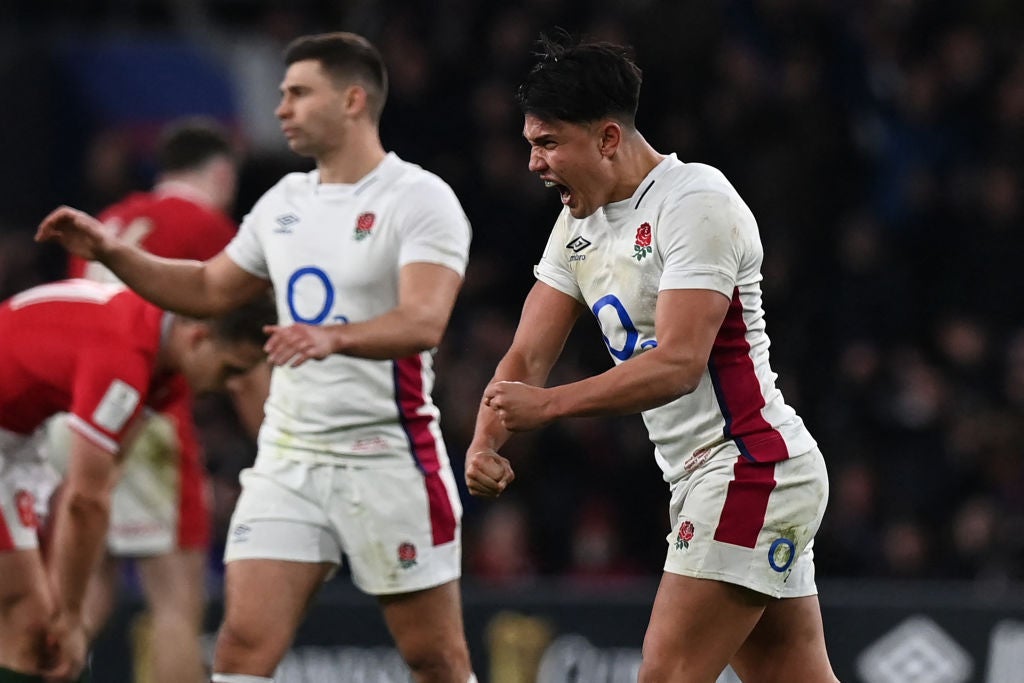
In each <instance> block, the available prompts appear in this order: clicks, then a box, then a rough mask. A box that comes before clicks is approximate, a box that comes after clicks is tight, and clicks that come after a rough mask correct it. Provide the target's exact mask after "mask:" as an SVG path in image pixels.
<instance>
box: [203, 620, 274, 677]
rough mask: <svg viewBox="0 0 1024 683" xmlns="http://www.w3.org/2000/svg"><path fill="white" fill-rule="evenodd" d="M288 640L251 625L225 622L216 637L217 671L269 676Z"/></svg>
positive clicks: (215, 665)
mask: <svg viewBox="0 0 1024 683" xmlns="http://www.w3.org/2000/svg"><path fill="white" fill-rule="evenodd" d="M288 644H289V639H288V638H287V637H286V636H282V635H279V634H277V633H274V632H272V631H271V630H270V629H262V628H258V627H256V626H255V625H252V624H245V623H238V622H237V621H232V620H225V622H224V623H223V624H222V625H221V627H220V631H219V632H218V634H217V644H216V647H215V649H214V668H215V670H217V671H247V672H259V673H260V675H267V676H269V675H271V674H272V673H273V671H274V669H275V668H277V664H278V663H279V661H280V659H281V658H282V657H283V656H284V653H285V651H286V650H287V649H288Z"/></svg>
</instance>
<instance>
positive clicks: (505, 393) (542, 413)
mask: <svg viewBox="0 0 1024 683" xmlns="http://www.w3.org/2000/svg"><path fill="white" fill-rule="evenodd" d="M546 391H547V390H546V389H544V388H542V387H535V386H531V385H529V384H523V383H522V382H505V381H502V382H492V383H490V384H488V385H487V388H486V389H484V405H485V406H487V407H488V408H490V409H491V410H493V411H494V412H495V413H497V415H498V420H499V421H500V422H501V426H502V427H504V428H505V429H507V430H509V431H510V432H525V431H528V430H530V429H537V428H538V427H543V426H544V425H546V424H547V423H548V422H550V421H551V418H549V417H547V415H546V410H547V407H548V403H547V400H546V399H545V392H546Z"/></svg>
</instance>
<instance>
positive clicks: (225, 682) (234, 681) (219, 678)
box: [210, 674, 274, 683]
mask: <svg viewBox="0 0 1024 683" xmlns="http://www.w3.org/2000/svg"><path fill="white" fill-rule="evenodd" d="M210 683H274V679H273V678H264V677H263V676H249V675H247V674H213V677H212V678H210Z"/></svg>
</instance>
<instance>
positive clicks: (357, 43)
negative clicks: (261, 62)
mask: <svg viewBox="0 0 1024 683" xmlns="http://www.w3.org/2000/svg"><path fill="white" fill-rule="evenodd" d="M307 59H315V60H316V61H318V62H320V65H321V66H322V67H323V69H324V70H325V71H326V72H327V73H328V74H330V76H331V78H332V79H334V80H335V81H337V82H346V81H351V80H356V81H359V82H360V84H362V85H363V87H364V88H366V91H367V96H368V97H367V104H368V106H369V109H370V114H371V115H372V116H373V118H374V120H375V121H379V120H380V115H381V112H382V111H383V110H384V101H385V100H386V99H387V96H388V72H387V68H386V67H385V66H384V58H383V57H381V55H380V52H379V51H378V50H377V48H376V47H374V46H373V43H371V42H370V41H369V40H367V39H366V38H364V37H362V36H361V35H358V34H356V33H348V32H347V31H336V32H334V33H318V34H315V35H309V36H301V37H299V38H296V39H295V40H293V41H292V42H291V43H290V44H289V45H288V47H286V48H285V50H284V63H285V65H286V66H291V65H292V64H294V63H295V62H301V61H304V60H307Z"/></svg>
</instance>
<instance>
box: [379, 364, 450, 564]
mask: <svg viewBox="0 0 1024 683" xmlns="http://www.w3.org/2000/svg"><path fill="white" fill-rule="evenodd" d="M394 374H395V398H396V403H397V404H398V417H399V420H401V423H402V429H403V430H404V431H405V436H406V438H407V439H408V440H409V450H410V452H411V453H412V457H413V460H415V461H416V466H417V467H418V468H419V470H420V472H422V473H423V482H424V485H425V486H426V488H427V501H428V504H429V507H430V527H431V529H432V530H433V537H434V545H441V544H443V543H450V542H451V541H454V540H455V528H456V522H455V510H454V509H452V503H451V500H450V499H449V498H448V490H447V489H446V488H445V485H444V482H443V481H442V480H441V473H440V470H441V458H440V456H439V454H438V452H437V443H436V442H435V441H434V435H433V434H432V433H431V431H430V422H431V419H432V418H431V416H430V415H421V414H420V413H419V410H420V408H422V407H423V406H424V405H425V404H426V392H425V391H424V389H423V359H422V358H421V357H420V355H419V354H417V355H415V356H409V357H408V358H400V359H398V360H396V361H395V362H394Z"/></svg>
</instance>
